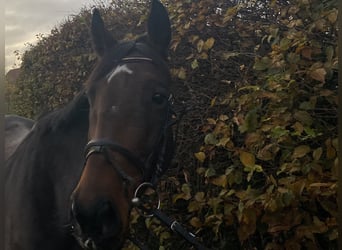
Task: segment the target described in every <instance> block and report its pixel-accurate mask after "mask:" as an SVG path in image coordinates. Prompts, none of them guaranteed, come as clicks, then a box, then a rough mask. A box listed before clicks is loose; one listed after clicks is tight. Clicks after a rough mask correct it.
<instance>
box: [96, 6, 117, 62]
mask: <svg viewBox="0 0 342 250" xmlns="http://www.w3.org/2000/svg"><path fill="white" fill-rule="evenodd" d="M92 12H93V16H92V20H91V37H92V41H93V48H94V50H95V52H96V53H97V55H98V56H100V57H102V56H103V55H104V54H105V53H106V51H107V50H108V49H109V48H111V47H113V46H114V45H115V44H116V40H115V39H114V38H113V37H112V35H111V34H110V33H109V31H108V30H107V29H106V28H105V26H104V22H103V20H102V18H101V15H100V12H99V10H98V9H96V8H94V9H93V11H92Z"/></svg>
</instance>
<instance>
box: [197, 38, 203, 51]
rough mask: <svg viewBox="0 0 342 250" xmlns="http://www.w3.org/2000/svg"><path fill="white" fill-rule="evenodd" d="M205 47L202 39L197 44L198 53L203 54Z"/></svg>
mask: <svg viewBox="0 0 342 250" xmlns="http://www.w3.org/2000/svg"><path fill="white" fill-rule="evenodd" d="M203 45H204V41H203V40H202V39H200V40H199V41H198V42H197V51H198V52H199V53H201V52H202V49H203Z"/></svg>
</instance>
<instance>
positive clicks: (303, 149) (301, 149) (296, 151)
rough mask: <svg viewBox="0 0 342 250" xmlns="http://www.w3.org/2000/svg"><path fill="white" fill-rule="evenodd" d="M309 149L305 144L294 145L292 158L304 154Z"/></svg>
mask: <svg viewBox="0 0 342 250" xmlns="http://www.w3.org/2000/svg"><path fill="white" fill-rule="evenodd" d="M310 151H311V148H310V147H309V146H307V145H300V146H298V147H296V148H295V149H294V151H293V154H292V158H294V159H297V158H301V157H303V156H305V155H306V154H307V153H309V152H310Z"/></svg>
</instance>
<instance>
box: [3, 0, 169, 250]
mask: <svg viewBox="0 0 342 250" xmlns="http://www.w3.org/2000/svg"><path fill="white" fill-rule="evenodd" d="M91 36H92V41H93V47H94V50H95V51H96V53H97V55H98V63H97V65H96V67H95V68H94V70H93V72H92V73H91V75H90V77H89V79H88V80H87V81H86V83H85V87H84V89H83V90H82V91H81V92H80V93H79V94H78V95H77V96H76V97H75V98H74V100H73V101H72V102H70V103H69V104H68V105H66V106H65V107H64V108H62V109H60V110H56V111H54V112H52V113H49V114H47V115H45V116H43V117H41V118H40V119H39V120H38V121H37V122H36V124H35V126H34V128H33V130H32V131H31V132H30V133H29V134H28V135H27V137H26V138H25V139H24V141H23V142H22V143H21V144H20V145H19V146H18V148H17V150H16V152H15V153H14V154H13V155H12V157H11V158H10V159H9V161H8V162H7V168H6V170H7V172H6V186H5V205H6V206H5V215H4V216H5V219H6V225H5V232H6V235H5V249H6V250H74V249H75V250H76V249H93V250H95V249H104V250H106V249H108V250H109V249H111V250H114V249H121V248H122V246H123V244H124V242H125V238H126V236H127V232H128V229H129V214H130V210H131V208H132V198H133V196H134V192H135V190H136V189H137V187H138V186H139V185H140V184H141V183H144V182H151V183H156V182H157V180H158V178H159V177H160V176H161V175H162V174H163V173H164V172H165V170H166V169H167V168H168V166H169V164H170V161H171V158H172V155H173V146H174V141H173V136H172V130H171V124H172V111H171V107H170V105H171V103H170V99H169V97H170V89H169V87H170V86H169V85H170V74H169V70H168V67H167V65H166V57H167V50H168V46H169V43H170V39H171V28H170V21H169V18H168V14H167V12H166V10H165V8H164V6H163V5H162V4H161V3H160V2H159V1H157V0H153V1H152V7H151V12H150V16H149V19H148V31H147V34H146V35H143V36H141V37H139V38H138V39H136V40H134V41H126V42H117V41H116V40H115V39H114V38H113V37H112V36H111V35H110V34H109V32H108V31H107V29H106V28H105V27H104V23H103V20H102V18H101V16H100V14H99V11H98V10H96V9H95V10H94V11H93V16H92V24H91Z"/></svg>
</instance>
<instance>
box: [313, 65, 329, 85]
mask: <svg viewBox="0 0 342 250" xmlns="http://www.w3.org/2000/svg"><path fill="white" fill-rule="evenodd" d="M326 74H327V71H326V70H325V69H324V68H319V69H315V70H313V71H311V72H310V73H309V75H310V77H311V78H312V79H314V80H317V81H319V82H322V83H324V82H325V75H326Z"/></svg>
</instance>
